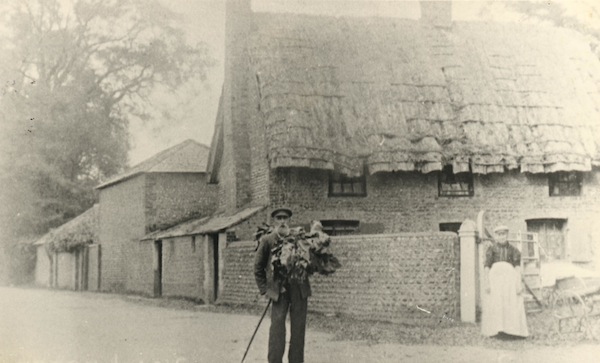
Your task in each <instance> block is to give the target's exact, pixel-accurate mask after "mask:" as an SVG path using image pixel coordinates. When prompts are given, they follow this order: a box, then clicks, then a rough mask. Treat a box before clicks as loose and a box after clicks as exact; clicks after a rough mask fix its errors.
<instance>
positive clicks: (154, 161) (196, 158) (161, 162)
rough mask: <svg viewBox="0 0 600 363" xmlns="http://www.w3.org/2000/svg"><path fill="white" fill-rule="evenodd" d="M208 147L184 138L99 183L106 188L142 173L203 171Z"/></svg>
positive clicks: (204, 170)
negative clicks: (180, 141) (182, 140)
mask: <svg viewBox="0 0 600 363" xmlns="http://www.w3.org/2000/svg"><path fill="white" fill-rule="evenodd" d="M209 151H210V148H209V147H208V146H206V145H203V144H200V143H199V142H196V141H194V140H191V139H189V140H185V141H184V142H182V143H179V144H177V145H175V146H172V147H170V148H168V149H166V150H163V151H161V152H159V153H158V154H156V155H154V156H152V157H151V158H149V159H146V160H144V161H142V162H141V163H139V164H137V165H135V166H133V167H131V168H130V169H129V170H127V171H125V172H124V173H122V174H120V175H117V176H115V177H114V178H112V179H110V180H108V181H106V182H104V183H102V184H100V185H99V186H97V187H96V189H102V188H106V187H108V186H110V185H113V184H116V183H119V182H121V181H124V180H126V179H129V178H132V177H134V176H136V175H139V174H142V173H205V172H206V164H207V161H208V153H209Z"/></svg>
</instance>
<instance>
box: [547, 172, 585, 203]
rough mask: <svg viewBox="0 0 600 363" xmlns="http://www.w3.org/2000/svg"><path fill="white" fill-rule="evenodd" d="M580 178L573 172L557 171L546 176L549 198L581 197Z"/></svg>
mask: <svg viewBox="0 0 600 363" xmlns="http://www.w3.org/2000/svg"><path fill="white" fill-rule="evenodd" d="M581 184H582V176H581V173H578V172H575V171H559V172H556V173H551V174H548V186H549V189H550V196H551V197H560V196H571V197H572V196H578V195H581Z"/></svg>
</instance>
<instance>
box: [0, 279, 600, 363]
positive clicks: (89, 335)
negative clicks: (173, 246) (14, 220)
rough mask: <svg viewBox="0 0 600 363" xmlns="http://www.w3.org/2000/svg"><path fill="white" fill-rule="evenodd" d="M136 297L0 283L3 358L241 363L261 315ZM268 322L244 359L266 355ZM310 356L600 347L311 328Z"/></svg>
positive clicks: (495, 353) (513, 357)
mask: <svg viewBox="0 0 600 363" xmlns="http://www.w3.org/2000/svg"><path fill="white" fill-rule="evenodd" d="M139 300H140V299H139V298H126V297H122V296H118V295H109V294H93V293H76V292H67V291H49V290H35V289H19V288H0V362H1V363H5V362H6V363H13V362H40V363H45V362H56V363H58V362H61V363H62V362H70V363H79V362H98V363H100V362H111V363H124V362H152V363H157V362H161V363H162V362H173V363H175V362H179V363H184V362H188V363H189V362H207V363H213V362H216V363H217V362H239V361H240V360H241V358H242V355H243V353H244V350H245V348H246V345H247V343H248V339H249V338H250V335H251V334H252V331H253V329H254V326H255V325H256V322H257V321H258V317H257V316H254V315H233V314H219V313H213V312H208V311H202V309H199V311H189V310H176V309H169V308H162V307H157V306H151V305H148V304H140V303H139ZM268 325H269V321H268V318H267V319H266V321H265V324H264V325H263V326H262V327H261V329H260V330H259V332H258V335H257V337H256V339H255V342H254V344H253V347H252V349H251V350H250V352H249V354H248V357H247V358H246V362H265V361H266V359H265V357H266V346H267V335H268V329H267V327H268ZM306 346H307V348H306V362H311V363H321V362H322V363H325V362H327V363H328V362H360V363H369V362H372V363H380V362H394V363H395V362H535V363H538V362H542V361H543V362H598V357H600V347H599V346H592V345H578V346H569V347H536V348H531V349H528V350H514V349H511V343H510V342H507V343H506V349H489V348H482V347H444V346H422V345H415V346H406V345H398V344H369V343H367V342H348V341H333V340H332V336H331V335H329V334H325V333H321V332H316V331H312V330H310V329H309V330H308V332H307V344H306Z"/></svg>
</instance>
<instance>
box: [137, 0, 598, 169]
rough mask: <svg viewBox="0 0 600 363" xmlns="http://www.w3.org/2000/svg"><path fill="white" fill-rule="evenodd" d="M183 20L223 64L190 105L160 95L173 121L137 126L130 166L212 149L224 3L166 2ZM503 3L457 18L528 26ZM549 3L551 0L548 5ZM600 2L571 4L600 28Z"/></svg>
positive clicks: (271, 6)
mask: <svg viewBox="0 0 600 363" xmlns="http://www.w3.org/2000/svg"><path fill="white" fill-rule="evenodd" d="M160 1H161V2H163V3H164V4H165V5H167V6H168V7H170V8H171V9H172V10H174V11H175V12H178V13H180V14H181V15H182V24H181V25H182V27H184V28H185V30H186V33H187V34H188V36H189V39H190V41H192V42H197V41H202V42H205V43H207V44H208V46H209V48H210V50H211V53H212V56H213V57H214V58H215V59H216V61H217V65H216V66H215V67H214V68H212V69H211V70H210V74H209V78H208V81H207V82H206V84H205V85H202V86H199V88H200V95H199V96H197V97H195V98H194V100H193V102H191V103H188V104H185V103H183V102H184V97H182V96H176V95H175V96H174V95H160V96H159V97H158V98H157V102H163V103H164V106H165V108H166V109H169V108H170V114H171V116H172V117H171V120H170V121H168V122H165V121H164V120H162V119H161V118H160V117H159V118H157V119H156V120H153V121H151V122H149V123H148V124H145V125H141V124H139V123H133V124H132V125H131V130H130V131H131V135H132V150H131V153H130V164H131V165H133V164H136V163H138V162H140V161H142V160H144V159H147V158H148V157H150V156H152V155H154V154H155V153H157V152H159V151H161V150H163V149H165V148H167V147H170V146H173V145H175V144H177V143H179V142H181V141H183V140H185V139H188V138H192V139H194V140H197V141H199V142H201V143H204V144H206V145H210V142H211V138H212V132H213V126H214V122H215V117H216V113H217V108H218V102H219V95H220V91H221V86H222V82H223V61H224V59H223V58H224V28H225V4H224V0H216V1H215V0H160ZM504 1H505V0H503V1H498V0H497V1H493V2H492V5H491V6H488V7H483V6H482V5H483V3H484V2H483V1H454V3H453V18H454V19H455V20H468V21H478V20H479V21H488V20H493V21H513V22H519V21H523V18H522V17H520V16H517V15H515V14H510V13H507V12H506V11H504V10H503V6H502V2H504ZM546 2H547V1H546ZM599 4H600V1H599V0H585V1H569V2H567V7H568V9H569V11H570V13H572V14H574V15H577V16H578V17H580V18H581V19H583V20H585V21H587V22H588V23H589V24H592V25H595V26H600V19H599V15H598V8H599ZM252 9H253V10H254V11H261V12H296V13H309V14H323V15H332V16H385V17H399V18H412V19H418V18H419V16H420V10H419V3H418V2H415V1H402V0H395V1H383V0H364V1H347V0H325V1H323V0H285V1H277V0H253V1H252Z"/></svg>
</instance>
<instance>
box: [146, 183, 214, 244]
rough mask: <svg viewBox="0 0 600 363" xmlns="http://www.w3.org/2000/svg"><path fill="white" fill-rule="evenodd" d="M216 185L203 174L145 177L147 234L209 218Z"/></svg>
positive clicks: (212, 208) (212, 210)
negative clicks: (192, 220)
mask: <svg viewBox="0 0 600 363" xmlns="http://www.w3.org/2000/svg"><path fill="white" fill-rule="evenodd" d="M217 188H218V186H217V185H214V184H208V183H207V175H206V173H151V174H147V175H146V189H145V190H146V204H145V206H146V210H145V212H146V223H147V231H148V232H150V231H153V230H156V229H162V228H165V227H169V226H172V225H174V224H175V223H177V222H179V221H181V220H184V219H190V218H193V217H203V216H208V215H211V214H212V213H213V212H214V210H215V209H216V204H217V195H216V194H217Z"/></svg>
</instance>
